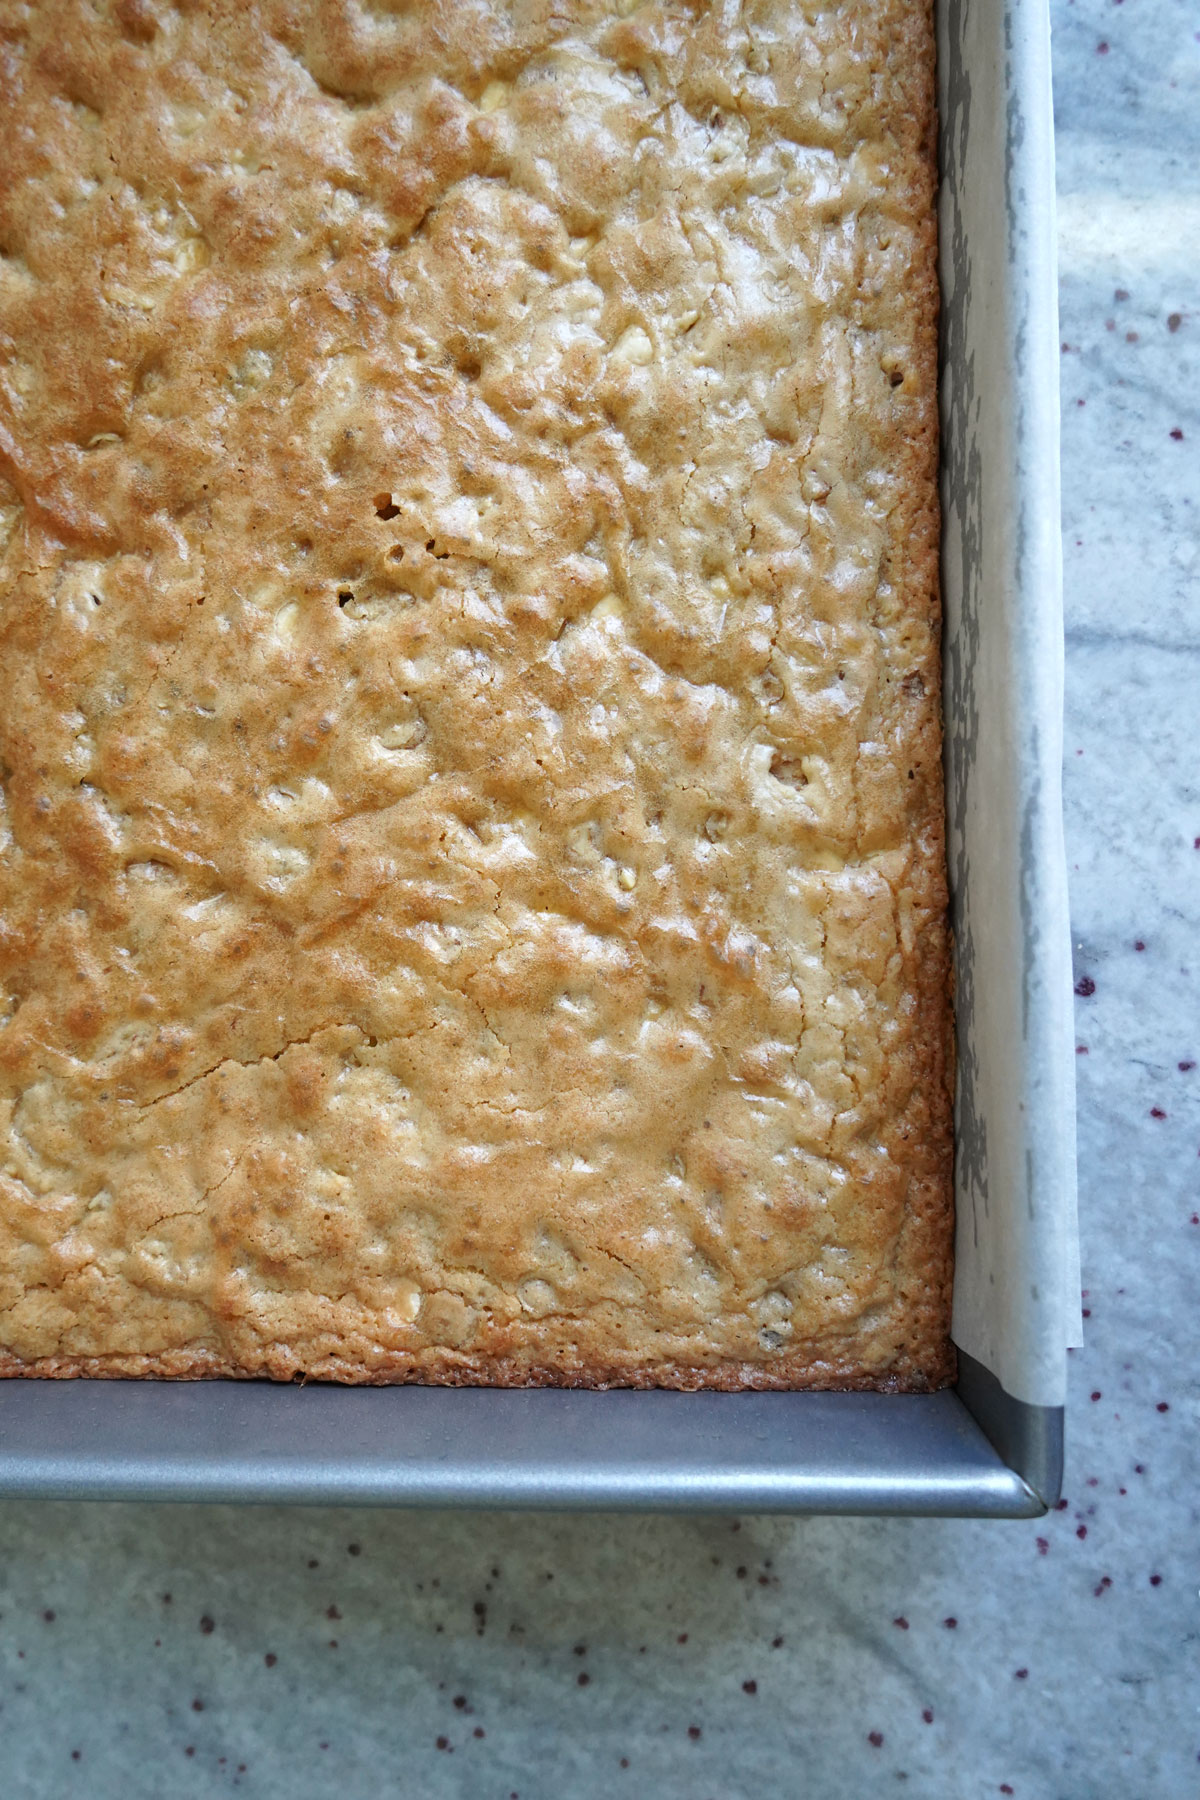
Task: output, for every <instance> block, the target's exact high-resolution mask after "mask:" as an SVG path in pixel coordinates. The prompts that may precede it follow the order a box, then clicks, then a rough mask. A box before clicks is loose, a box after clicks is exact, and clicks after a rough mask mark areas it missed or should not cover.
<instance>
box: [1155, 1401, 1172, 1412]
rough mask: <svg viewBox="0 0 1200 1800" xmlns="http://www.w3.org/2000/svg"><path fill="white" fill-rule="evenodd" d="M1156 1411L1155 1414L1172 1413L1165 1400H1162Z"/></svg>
mask: <svg viewBox="0 0 1200 1800" xmlns="http://www.w3.org/2000/svg"><path fill="white" fill-rule="evenodd" d="M1154 1410H1155V1412H1170V1410H1171V1408H1170V1407H1169V1406H1168V1405H1167V1402H1166V1401H1165V1400H1160V1401H1159V1402H1158V1405H1157V1406H1156V1407H1155V1408H1154Z"/></svg>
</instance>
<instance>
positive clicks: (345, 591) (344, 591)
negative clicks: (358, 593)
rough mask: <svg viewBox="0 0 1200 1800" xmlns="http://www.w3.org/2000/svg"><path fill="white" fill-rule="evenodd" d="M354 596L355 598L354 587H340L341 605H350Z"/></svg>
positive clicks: (339, 601)
mask: <svg viewBox="0 0 1200 1800" xmlns="http://www.w3.org/2000/svg"><path fill="white" fill-rule="evenodd" d="M353 598H354V589H353V588H339V589H338V605H339V606H349V604H350V602H351V600H353Z"/></svg>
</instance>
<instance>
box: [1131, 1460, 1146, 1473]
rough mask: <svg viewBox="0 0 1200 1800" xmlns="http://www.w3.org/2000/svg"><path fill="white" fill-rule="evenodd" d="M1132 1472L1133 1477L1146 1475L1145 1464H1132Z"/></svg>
mask: <svg viewBox="0 0 1200 1800" xmlns="http://www.w3.org/2000/svg"><path fill="white" fill-rule="evenodd" d="M1133 1472H1134V1474H1135V1475H1144V1474H1145V1473H1146V1465H1145V1463H1134V1465H1133Z"/></svg>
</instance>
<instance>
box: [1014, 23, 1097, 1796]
mask: <svg viewBox="0 0 1200 1800" xmlns="http://www.w3.org/2000/svg"><path fill="white" fill-rule="evenodd" d="M1096 55H1097V56H1107V55H1108V44H1107V42H1106V40H1105V39H1104V38H1101V39H1100V42H1099V43H1098V44H1097V45H1096ZM1004 1791H1005V1790H1004V1789H1003V1788H1001V1789H1000V1792H1001V1793H1004ZM1008 1791H1009V1792H1010V1793H1011V1792H1012V1790H1011V1788H1010V1789H1009V1790H1008Z"/></svg>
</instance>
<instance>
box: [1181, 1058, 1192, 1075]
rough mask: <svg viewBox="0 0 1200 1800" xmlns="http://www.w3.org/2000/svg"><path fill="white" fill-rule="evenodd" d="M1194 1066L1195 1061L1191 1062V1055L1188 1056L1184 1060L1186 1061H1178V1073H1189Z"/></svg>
mask: <svg viewBox="0 0 1200 1800" xmlns="http://www.w3.org/2000/svg"><path fill="white" fill-rule="evenodd" d="M1195 1066H1196V1065H1195V1063H1194V1062H1193V1061H1192V1059H1191V1057H1188V1058H1187V1060H1186V1061H1185V1062H1181V1063H1180V1065H1179V1073H1180V1074H1181V1075H1187V1074H1189V1073H1190V1072H1191V1070H1193V1069H1194V1068H1195Z"/></svg>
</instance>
